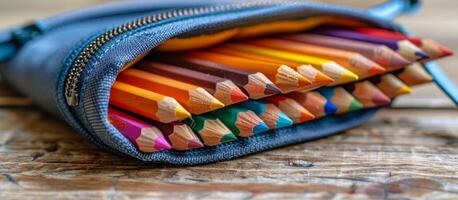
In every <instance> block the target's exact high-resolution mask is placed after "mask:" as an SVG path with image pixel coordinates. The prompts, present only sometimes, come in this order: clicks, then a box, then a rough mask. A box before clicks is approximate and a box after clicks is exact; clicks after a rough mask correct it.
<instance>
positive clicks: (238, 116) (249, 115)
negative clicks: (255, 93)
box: [211, 105, 269, 137]
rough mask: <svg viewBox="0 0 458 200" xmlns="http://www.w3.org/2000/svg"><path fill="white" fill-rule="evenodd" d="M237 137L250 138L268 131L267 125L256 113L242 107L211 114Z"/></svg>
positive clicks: (223, 109) (219, 110) (229, 108)
mask: <svg viewBox="0 0 458 200" xmlns="http://www.w3.org/2000/svg"><path fill="white" fill-rule="evenodd" d="M211 114H212V115H214V116H217V117H218V118H219V119H221V121H222V122H223V123H224V124H225V125H226V126H227V127H228V128H229V129H230V130H231V131H232V132H233V133H234V134H235V135H237V136H240V137H250V136H252V135H253V134H256V133H260V132H263V131H267V130H269V127H268V126H267V124H266V123H265V122H264V121H262V119H261V118H259V117H258V116H257V115H256V113H254V112H253V111H251V110H248V109H246V108H244V107H241V106H237V105H233V106H227V107H225V108H222V109H218V110H215V111H213V112H211Z"/></svg>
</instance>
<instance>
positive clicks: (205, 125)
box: [183, 114, 237, 146]
mask: <svg viewBox="0 0 458 200" xmlns="http://www.w3.org/2000/svg"><path fill="white" fill-rule="evenodd" d="M183 122H184V123H186V124H188V125H189V126H190V127H191V129H193V130H194V131H195V132H196V133H198V134H199V136H200V138H201V139H202V141H203V142H204V144H205V145H207V146H215V145H218V144H221V143H225V142H230V141H233V140H236V139H237V137H236V136H235V135H234V134H233V133H232V132H231V131H230V130H229V129H228V128H227V127H226V126H225V125H224V124H223V123H222V122H221V120H219V119H218V118H217V117H215V116H213V115H209V114H204V115H194V116H192V118H188V119H185V120H184V121H183Z"/></svg>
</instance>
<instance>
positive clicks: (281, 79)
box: [185, 51, 311, 93]
mask: <svg viewBox="0 0 458 200" xmlns="http://www.w3.org/2000/svg"><path fill="white" fill-rule="evenodd" d="M185 56H186V57H189V58H197V59H203V60H209V61H212V62H218V63H221V64H224V65H227V66H229V67H232V68H238V69H245V70H250V71H255V72H261V73H263V74H265V75H266V76H267V77H268V78H269V79H270V80H271V81H272V82H274V83H275V85H277V87H278V88H280V90H281V92H283V93H287V92H291V91H295V90H299V89H301V88H303V87H305V86H308V85H310V83H311V82H310V81H309V80H307V79H306V78H305V77H303V76H302V75H300V74H299V73H298V72H296V71H295V70H294V69H292V68H291V67H288V66H286V65H278V64H274V63H269V62H263V61H258V60H252V59H246V58H240V57H235V56H230V55H225V54H220V53H213V52H202V51H198V52H190V53H186V54H185Z"/></svg>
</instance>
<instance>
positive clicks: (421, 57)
mask: <svg viewBox="0 0 458 200" xmlns="http://www.w3.org/2000/svg"><path fill="white" fill-rule="evenodd" d="M415 55H416V56H417V61H421V60H426V59H428V58H430V57H431V56H429V54H427V53H426V52H424V51H416V52H415Z"/></svg>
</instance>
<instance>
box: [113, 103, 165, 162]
mask: <svg viewBox="0 0 458 200" xmlns="http://www.w3.org/2000/svg"><path fill="white" fill-rule="evenodd" d="M108 119H109V121H110V123H111V124H112V125H113V126H114V127H116V129H118V131H119V132H120V133H121V134H122V135H124V137H126V138H127V139H129V140H130V141H131V142H132V143H133V144H134V145H135V146H136V147H137V149H138V150H139V151H141V152H145V153H151V152H156V151H163V150H169V149H171V148H172V147H171V145H170V144H169V142H168V141H167V139H166V138H165V137H164V135H163V134H162V132H161V131H160V130H159V129H158V128H156V127H155V126H153V125H151V124H148V123H146V122H144V121H142V120H140V119H137V118H135V117H132V116H130V115H128V114H126V113H124V112H122V111H120V110H116V109H114V108H112V107H110V108H109V109H108Z"/></svg>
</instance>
